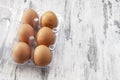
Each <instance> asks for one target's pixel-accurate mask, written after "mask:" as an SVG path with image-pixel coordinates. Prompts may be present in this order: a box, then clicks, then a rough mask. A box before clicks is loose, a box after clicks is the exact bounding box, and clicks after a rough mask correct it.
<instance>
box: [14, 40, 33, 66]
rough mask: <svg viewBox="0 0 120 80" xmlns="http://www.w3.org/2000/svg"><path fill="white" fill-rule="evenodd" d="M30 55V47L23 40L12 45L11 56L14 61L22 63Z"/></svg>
mask: <svg viewBox="0 0 120 80" xmlns="http://www.w3.org/2000/svg"><path fill="white" fill-rule="evenodd" d="M30 57H31V51H30V47H29V46H28V44H26V43H24V42H18V43H17V44H16V45H15V46H14V47H13V53H12V58H13V60H14V61H15V62H17V63H21V64H22V63H24V62H26V61H27V60H29V59H30Z"/></svg>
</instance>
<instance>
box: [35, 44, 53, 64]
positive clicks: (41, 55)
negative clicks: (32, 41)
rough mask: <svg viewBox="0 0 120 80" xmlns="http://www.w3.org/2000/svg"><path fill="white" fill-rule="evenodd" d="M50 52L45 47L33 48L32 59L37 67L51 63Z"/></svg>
mask: <svg viewBox="0 0 120 80" xmlns="http://www.w3.org/2000/svg"><path fill="white" fill-rule="evenodd" d="M51 57H52V55H51V52H50V50H49V48H48V47H46V46H45V45H39V46H38V47H36V48H35V51H34V55H33V59H34V63H35V65H37V66H46V65H48V64H49V63H50V62H51Z"/></svg>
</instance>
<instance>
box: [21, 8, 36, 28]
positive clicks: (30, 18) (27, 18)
mask: <svg viewBox="0 0 120 80" xmlns="http://www.w3.org/2000/svg"><path fill="white" fill-rule="evenodd" d="M35 18H38V14H37V13H36V12H35V11H34V10H33V9H27V10H25V11H24V13H23V17H22V23H24V24H29V25H31V26H32V27H33V28H36V27H37V26H36V22H35V21H34V19H35Z"/></svg>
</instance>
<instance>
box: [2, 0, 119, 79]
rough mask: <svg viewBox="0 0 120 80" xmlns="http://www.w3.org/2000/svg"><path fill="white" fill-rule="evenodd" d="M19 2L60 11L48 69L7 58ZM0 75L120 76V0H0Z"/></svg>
mask: <svg viewBox="0 0 120 80" xmlns="http://www.w3.org/2000/svg"><path fill="white" fill-rule="evenodd" d="M24 6H27V7H31V8H33V9H34V10H36V11H37V12H39V11H40V12H44V11H46V10H52V11H54V12H56V13H58V14H60V15H61V16H62V19H61V20H62V22H63V23H61V26H60V29H59V34H58V36H59V37H58V38H57V42H56V48H55V51H54V53H53V59H52V63H51V65H50V67H49V69H48V70H43V69H40V68H36V67H32V66H18V65H16V64H13V63H12V62H11V54H12V51H11V50H12V46H13V45H14V43H15V41H16V37H17V29H18V27H19V26H18V24H19V21H20V18H21V13H22V11H23V7H24ZM0 80H120V0H31V1H30V3H29V4H28V0H0Z"/></svg>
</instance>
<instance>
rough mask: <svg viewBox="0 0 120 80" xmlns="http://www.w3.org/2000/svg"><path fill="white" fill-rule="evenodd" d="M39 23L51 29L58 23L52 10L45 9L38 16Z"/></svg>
mask: <svg viewBox="0 0 120 80" xmlns="http://www.w3.org/2000/svg"><path fill="white" fill-rule="evenodd" d="M40 24H41V26H42V27H44V26H46V27H49V28H51V29H53V28H55V27H57V25H58V19H57V16H56V15H55V13H54V12H52V11H46V12H45V13H44V14H43V15H42V16H41V18H40Z"/></svg>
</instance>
